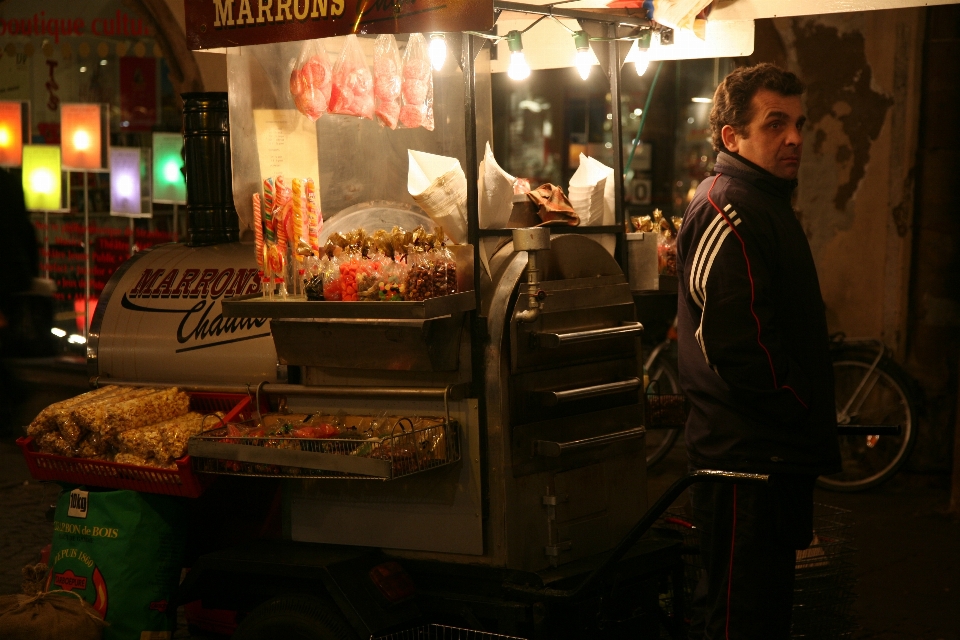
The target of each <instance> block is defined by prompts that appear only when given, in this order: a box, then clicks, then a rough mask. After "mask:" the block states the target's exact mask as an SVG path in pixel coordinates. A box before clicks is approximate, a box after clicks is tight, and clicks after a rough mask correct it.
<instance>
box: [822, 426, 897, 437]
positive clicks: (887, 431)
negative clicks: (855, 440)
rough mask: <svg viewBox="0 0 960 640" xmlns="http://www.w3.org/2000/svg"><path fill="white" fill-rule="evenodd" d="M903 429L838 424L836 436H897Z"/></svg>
mask: <svg viewBox="0 0 960 640" xmlns="http://www.w3.org/2000/svg"><path fill="white" fill-rule="evenodd" d="M902 432H903V428H902V427H901V426H900V425H898V424H857V425H852V424H838V425H837V435H838V436H899V435H900V434H901V433H902Z"/></svg>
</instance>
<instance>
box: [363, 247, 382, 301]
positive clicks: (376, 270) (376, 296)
mask: <svg viewBox="0 0 960 640" xmlns="http://www.w3.org/2000/svg"><path fill="white" fill-rule="evenodd" d="M386 262H387V258H385V257H384V256H383V255H382V254H379V253H376V254H373V255H371V256H369V257H368V258H367V259H366V260H363V261H361V263H360V267H359V268H358V269H357V300H363V301H367V302H374V301H377V300H380V286H379V284H378V283H379V281H380V279H381V277H380V273H381V272H382V271H383V267H384V265H385V264H386Z"/></svg>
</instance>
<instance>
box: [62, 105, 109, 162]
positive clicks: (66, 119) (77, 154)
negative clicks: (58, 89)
mask: <svg viewBox="0 0 960 640" xmlns="http://www.w3.org/2000/svg"><path fill="white" fill-rule="evenodd" d="M100 136H101V132H100V105H98V104H64V105H61V115H60V147H61V148H62V149H63V167H64V169H73V170H80V171H96V170H97V169H103V168H104V167H103V160H102V150H101V148H100Z"/></svg>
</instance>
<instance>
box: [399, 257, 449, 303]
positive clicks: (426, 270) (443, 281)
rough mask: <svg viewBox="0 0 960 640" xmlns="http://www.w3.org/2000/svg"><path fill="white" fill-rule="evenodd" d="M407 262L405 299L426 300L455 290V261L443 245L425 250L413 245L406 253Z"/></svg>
mask: <svg viewBox="0 0 960 640" xmlns="http://www.w3.org/2000/svg"><path fill="white" fill-rule="evenodd" d="M407 262H408V264H409V267H410V270H409V271H408V272H407V280H406V292H405V298H406V299H407V300H427V299H429V298H436V297H439V296H445V295H449V294H451V293H456V292H457V263H456V261H455V260H454V259H453V255H452V254H451V253H450V251H449V250H447V249H446V248H445V247H440V248H439V249H433V250H427V251H422V250H418V249H417V248H416V247H415V248H414V250H413V251H411V252H410V253H408V254H407Z"/></svg>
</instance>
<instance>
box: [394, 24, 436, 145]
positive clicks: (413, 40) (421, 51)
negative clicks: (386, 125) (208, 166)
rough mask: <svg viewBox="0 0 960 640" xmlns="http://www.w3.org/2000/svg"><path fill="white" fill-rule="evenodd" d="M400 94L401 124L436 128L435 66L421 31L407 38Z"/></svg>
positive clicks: (402, 125)
mask: <svg viewBox="0 0 960 640" xmlns="http://www.w3.org/2000/svg"><path fill="white" fill-rule="evenodd" d="M400 98H401V102H400V105H401V106H400V126H401V127H403V128H405V129H415V128H417V127H423V128H424V129H426V130H427V131H433V125H434V122H433V68H432V67H431V65H430V56H429V53H428V48H427V41H426V38H424V37H423V34H422V33H414V34H411V35H410V39H409V40H407V47H406V49H405V50H404V52H403V79H402V84H401V88H400Z"/></svg>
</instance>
